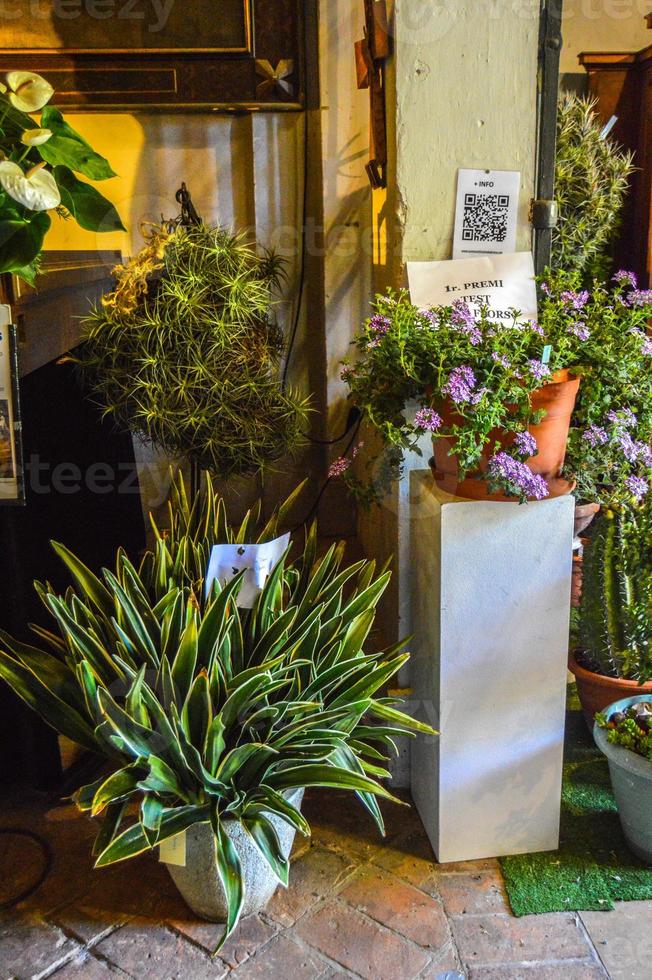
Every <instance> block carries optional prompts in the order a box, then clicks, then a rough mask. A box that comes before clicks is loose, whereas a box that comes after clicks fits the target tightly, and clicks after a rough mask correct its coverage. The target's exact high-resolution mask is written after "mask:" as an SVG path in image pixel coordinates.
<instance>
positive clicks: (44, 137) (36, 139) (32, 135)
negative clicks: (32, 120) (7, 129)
mask: <svg viewBox="0 0 652 980" xmlns="http://www.w3.org/2000/svg"><path fill="white" fill-rule="evenodd" d="M51 136H52V130H51V129H26V130H24V132H23V134H22V136H21V137H20V142H21V143H24V145H25V146H42V145H43V144H44V143H47V141H48V140H49V139H50V137H51Z"/></svg>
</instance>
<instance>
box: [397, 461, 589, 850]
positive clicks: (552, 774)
mask: <svg viewBox="0 0 652 980" xmlns="http://www.w3.org/2000/svg"><path fill="white" fill-rule="evenodd" d="M411 497H412V499H411V516H412V521H411V542H412V546H411V556H412V561H413V563H414V564H413V569H412V630H413V632H414V640H413V641H412V643H411V644H410V646H409V649H410V650H411V651H412V661H411V668H412V670H411V675H412V676H411V686H412V689H413V698H414V704H413V705H412V706H411V707H412V708H413V709H414V713H415V714H416V717H418V718H421V719H423V720H424V721H427V722H429V723H430V724H432V725H434V727H436V728H437V729H439V730H440V731H441V735H440V737H439V739H432V738H426V737H421V736H420V737H419V738H418V740H416V741H415V742H414V743H413V746H412V760H411V785H412V795H413V797H414V801H415V803H416V806H417V808H418V810H419V813H420V815H421V818H422V820H423V823H424V826H425V828H426V832H427V834H428V836H429V838H430V841H431V843H432V845H433V848H434V850H435V853H436V854H437V857H438V859H439V861H440V862H442V863H445V862H449V861H463V860H471V859H474V858H476V859H477V858H485V857H498V856H502V855H507V854H522V853H531V852H536V851H545V850H554V849H556V848H557V847H558V844H559V815H560V797H561V778H562V761H563V737H564V722H565V696H566V665H567V656H568V630H569V610H570V588H571V568H572V540H573V512H574V504H575V501H574V498H573V497H561V498H558V499H556V500H550V501H543V502H541V503H532V504H527V505H523V506H519V505H518V504H517V503H514V504H511V503H509V504H508V503H490V502H475V501H473V502H471V501H467V500H460V499H459V498H456V497H450V496H449V495H448V494H445V493H443V492H442V491H439V490H438V489H436V488H435V486H434V483H433V479H432V476H431V475H430V474H429V473H424V472H421V471H415V472H414V473H412V474H411Z"/></svg>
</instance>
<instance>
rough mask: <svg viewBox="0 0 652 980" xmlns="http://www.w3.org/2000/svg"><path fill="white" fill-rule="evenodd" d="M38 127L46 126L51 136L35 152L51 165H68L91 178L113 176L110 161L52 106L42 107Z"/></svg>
mask: <svg viewBox="0 0 652 980" xmlns="http://www.w3.org/2000/svg"><path fill="white" fill-rule="evenodd" d="M41 126H42V127H43V128H44V129H49V130H50V132H51V133H52V136H51V137H50V139H49V140H48V141H47V142H46V143H43V144H41V146H39V147H38V152H39V153H40V155H41V157H42V158H43V160H45V161H46V162H47V163H49V164H51V166H53V167H56V166H58V165H63V166H64V167H69V168H70V169H71V170H76V171H77V173H80V174H84V176H85V177H89V178H90V179H91V180H107V179H108V178H109V177H115V176H116V174H115V171H114V170H113V169H112V168H111V165H110V163H109V161H108V160H106V159H105V158H104V157H103V156H101V155H100V154H99V153H97V152H96V151H95V150H94V149H93V148H92V147H91V146H90V145H89V144H88V143H87V142H86V140H85V139H84V138H83V136H81V135H80V134H79V133H78V132H77V131H76V130H74V129H73V128H72V126H70V125H69V124H68V123H67V122H66V121H65V119H64V118H63V116H62V115H61V113H60V112H59V110H58V109H56V108H55V107H54V106H51V105H47V106H45V108H44V109H43V111H42V113H41Z"/></svg>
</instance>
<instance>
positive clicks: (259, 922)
mask: <svg viewBox="0 0 652 980" xmlns="http://www.w3.org/2000/svg"><path fill="white" fill-rule="evenodd" d="M170 925H171V926H172V928H173V929H175V930H177V931H178V932H181V933H182V934H183V935H184V936H186V938H188V939H191V940H192V941H193V942H194V943H196V944H197V945H199V946H202V947H203V948H204V949H205V950H206V951H207V952H209V953H211V954H212V953H214V952H215V950H216V948H217V946H218V944H219V942H220V939H221V938H222V934H223V933H224V926H223V925H221V924H220V923H217V922H203V921H202V920H200V919H192V918H190V917H189V918H188V919H182V920H176V921H171V922H170ZM277 928H278V927H277V926H276V924H275V923H270V922H265V921H264V920H263V919H261V917H260V916H259V915H250V916H248V917H247V918H246V919H241V921H240V924H239V926H238V928H237V929H236V931H235V933H233V934H232V935H231V936H230V937H229V938H228V939H227V941H226V943H225V944H224V946H223V947H222V949H221V950H220V951H219V954H218V955H219V958H220V959H221V960H224V961H225V962H226V963H228V965H229V966H230V967H231V968H232V969H235V967H237V966H239V965H240V964H241V963H244V962H245V960H248V959H249V957H250V956H253V955H254V953H255V952H256V951H257V950H259V949H260V948H261V947H262V946H264V945H265V943H267V942H269V940H270V939H271V938H272V936H274V935H275V933H276V930H277Z"/></svg>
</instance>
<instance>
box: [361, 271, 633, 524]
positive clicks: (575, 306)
mask: <svg viewBox="0 0 652 980" xmlns="http://www.w3.org/2000/svg"><path fill="white" fill-rule="evenodd" d="M651 317H652V291H649V290H642V289H640V288H639V284H638V282H637V280H636V277H635V276H634V274H633V273H631V272H627V271H625V270H620V271H619V272H617V273H616V275H615V276H614V277H613V279H612V280H611V281H610V282H609V283H598V282H596V283H594V284H593V287H592V289H590V290H589V289H587V288H586V286H585V283H583V282H582V281H581V280H580V277H579V276H578V275H577V274H573V273H565V272H556V273H554V274H553V273H549V274H547V275H546V276H545V277H544V279H543V281H542V283H541V301H540V309H539V320H538V323H533V322H531V321H529V320H527V319H525V318H524V317H522V316H521V315H520V314H519V312H518V311H517V310H513V311H511V313H510V316H509V318H507V319H502V320H498V319H496V318H495V316H493V315H492V313H491V311H489V310H486V309H485V310H481V311H480V312H475V311H473V310H472V309H469V307H468V306H466V305H465V304H464V303H463V302H456V303H454V304H453V305H451V306H442V307H434V308H431V309H428V310H419V309H418V308H417V307H416V306H414V305H413V304H412V303H411V302H410V298H409V295H408V293H407V291H402V292H391V291H390V292H389V293H388V294H387V295H385V296H378V297H377V298H376V301H375V303H374V305H373V310H372V315H371V316H370V317H369V319H368V320H367V321H366V323H365V324H364V326H363V329H362V330H361V332H360V333H359V334H358V335H357V336H356V337H355V338H354V341H353V346H354V347H355V356H351V357H350V358H348V359H347V361H346V362H345V368H344V371H343V378H344V379H345V380H346V381H347V383H348V385H349V388H350V392H351V398H352V399H353V401H354V402H355V404H356V405H357V406H358V407H359V408H360V409H362V411H363V412H364V414H365V416H366V418H367V421H368V423H370V425H371V426H372V428H373V429H375V430H376V432H377V434H378V435H379V436H380V441H381V445H382V447H383V450H382V453H381V458H380V459H379V457H377V456H376V457H373V458H370V457H369V456H367V462H366V465H367V469H368V472H367V474H366V476H365V478H364V479H362V478H361V477H360V476H359V474H360V472H361V470H360V467H359V466H358V467H356V468H350V469H349V468H347V470H346V476H345V479H346V481H347V483H348V484H349V486H350V487H351V489H352V490H354V492H356V494H357V495H358V496H359V497H361V498H362V499H363V500H367V501H369V500H377V499H379V498H380V496H382V493H383V491H384V489H385V488H386V485H387V483H388V482H389V479H390V478H391V477H395V476H396V475H397V474H398V473H399V472H400V468H401V464H402V460H403V454H404V453H405V452H406V451H409V450H416V451H417V452H420V449H419V445H418V444H419V441H420V440H422V437H423V436H424V435H431V436H432V437H433V438H443V439H446V440H447V441H449V442H451V443H453V444H454V447H455V448H454V450H453V451H454V452H455V454H456V456H457V457H458V460H459V464H460V478H461V479H463V478H465V477H466V476H470V475H472V474H474V473H476V472H477V471H478V469H479V464H480V460H481V457H482V455H483V452H484V453H485V454H486V449H487V447H488V448H489V451H490V455H491V457H492V465H491V467H490V471H489V478H490V482H491V484H492V487H493V488H495V489H496V490H500V491H502V492H505V493H507V494H508V495H513V496H518V497H520V498H521V499H522V500H524V499H527V498H536V497H537V496H539V495H540V492H541V491H542V488H541V487H539V486H537V487H534V485H533V483H532V481H529V480H528V476H527V473H526V472H525V471H526V470H527V466H526V465H525V462H526V459H527V458H529V456H531V455H535V453H534V452H531V453H527V452H526V449H533V448H534V447H532V445H531V443H530V442H528V439H527V437H528V436H529V433H528V428H529V426H530V425H531V424H535V423H536V422H538V421H540V419H541V416H540V415H539V416H537V415H536V414H535V413H533V411H532V408H531V401H530V399H531V395H532V392H534V391H535V390H536V389H538V388H540V387H541V386H542V385H544V384H546V383H547V382H549V381H550V380H551V379H552V377H553V375H554V373H555V372H556V371H559V370H561V369H564V368H570V369H572V370H573V373H575V374H579V375H580V376H581V379H582V384H581V387H580V393H579V397H578V402H577V406H576V411H575V415H574V418H573V423H572V428H571V433H570V438H569V445H568V454H567V460H566V467H565V472H564V476H565V477H566V478H567V479H570V480H575V481H576V482H577V489H576V496H577V497H578V498H579V499H580V500H581V501H591V502H592V501H596V502H598V503H602V504H605V505H613V504H615V503H619V502H620V503H629V504H631V503H633V502H635V501H636V500H641V499H642V496H643V495H644V494H643V490H644V485H652V468H651V466H650V463H651V461H652V448H651V446H652V337H651V336H650V332H649V329H648V320H649V319H650V318H651ZM544 352H545V355H544ZM546 362H547V363H546ZM626 420H628V421H629V423H631V424H629V425H628V426H624V421H626ZM497 430H499V431H500V432H501V438H500V439H498V440H497V439H496V431H497ZM501 454H507V455H508V456H509V458H510V460H511V461H512V462H508V461H507V460H506V458H505V456H504V455H501ZM517 464H519V465H517ZM379 473H381V474H382V480H379V479H378V474H379Z"/></svg>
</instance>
